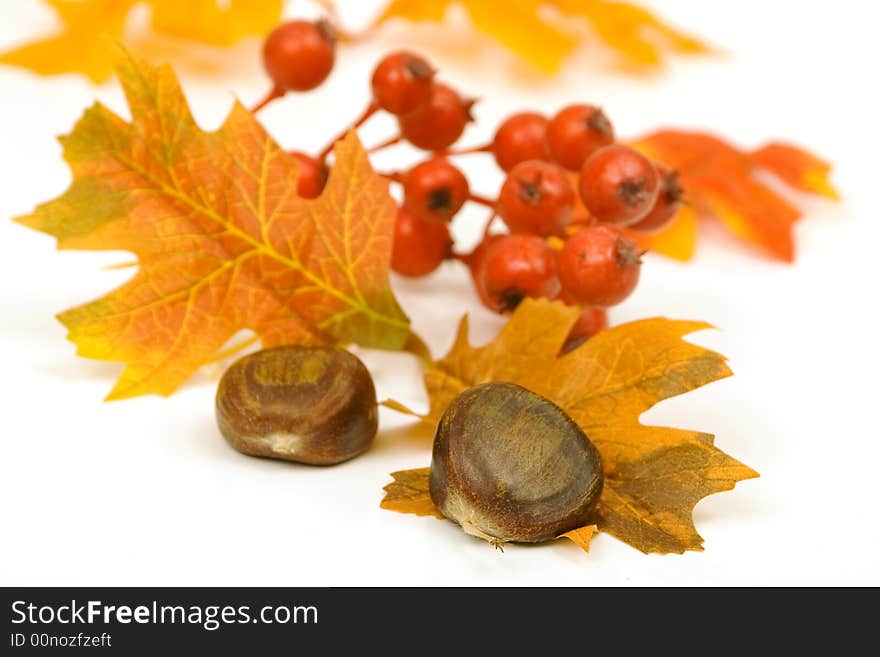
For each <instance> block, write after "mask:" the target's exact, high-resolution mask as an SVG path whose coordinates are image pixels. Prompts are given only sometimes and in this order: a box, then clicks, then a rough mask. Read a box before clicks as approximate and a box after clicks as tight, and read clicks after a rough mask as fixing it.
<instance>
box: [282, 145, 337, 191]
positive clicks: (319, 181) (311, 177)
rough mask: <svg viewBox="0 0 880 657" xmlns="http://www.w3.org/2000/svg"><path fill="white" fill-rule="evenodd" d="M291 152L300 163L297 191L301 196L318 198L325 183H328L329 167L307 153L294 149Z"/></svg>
mask: <svg viewBox="0 0 880 657" xmlns="http://www.w3.org/2000/svg"><path fill="white" fill-rule="evenodd" d="M290 154H291V155H292V156H293V157H295V158H296V161H297V163H298V165H299V170H298V173H297V179H296V193H297V194H299V196H300V197H301V198H318V197H319V196H320V195H321V192H323V191H324V185H326V184H327V175H328V171H327V167H326V166H324V165H322V164H319V163H318V161H317V160H316V159H315V158H313V157H309V156H308V155H306V154H305V153H300V152H299V151H292V152H291V153H290Z"/></svg>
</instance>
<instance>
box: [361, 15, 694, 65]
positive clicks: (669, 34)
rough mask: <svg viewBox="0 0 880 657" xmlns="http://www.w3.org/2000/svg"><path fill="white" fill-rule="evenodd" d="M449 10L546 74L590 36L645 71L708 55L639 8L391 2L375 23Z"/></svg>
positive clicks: (437, 19)
mask: <svg viewBox="0 0 880 657" xmlns="http://www.w3.org/2000/svg"><path fill="white" fill-rule="evenodd" d="M453 5H456V6H459V7H462V8H463V9H464V10H465V11H466V12H467V14H468V16H469V17H470V19H471V21H472V22H473V24H474V26H475V27H476V28H477V29H478V30H480V31H481V32H483V33H484V34H486V35H488V36H489V37H491V38H493V39H495V40H496V41H498V42H499V43H501V44H502V45H503V46H505V47H506V48H508V49H510V50H511V51H512V52H514V53H516V54H517V55H519V56H520V57H522V58H523V59H524V60H526V61H527V62H529V63H530V64H532V65H534V66H535V67H536V68H537V69H539V70H541V71H543V72H545V73H548V74H552V73H555V72H556V71H558V70H559V68H560V66H561V65H562V63H563V61H564V60H565V59H566V57H568V56H569V55H570V54H571V53H572V52H573V51H574V50H575V49H576V48H577V47H578V46H579V45H580V44H581V43H584V42H585V41H587V40H589V39H590V38H591V36H592V37H593V38H598V39H599V40H600V41H601V42H602V43H603V44H604V45H605V46H607V47H608V48H610V49H611V50H612V51H613V52H614V53H615V54H616V55H617V56H618V58H619V60H620V63H622V64H624V65H626V66H629V67H636V68H639V69H643V70H644V69H653V68H657V67H659V66H660V65H662V63H663V60H664V54H665V53H667V52H678V53H688V54H692V53H703V52H707V51H708V50H709V48H708V47H707V46H706V45H705V44H704V43H703V42H701V41H700V40H698V39H697V38H695V37H693V36H690V35H687V34H684V33H683V32H680V31H678V30H676V29H674V28H672V27H670V26H668V25H667V24H666V23H664V22H662V21H661V20H659V19H658V18H657V17H656V16H654V15H653V14H651V13H650V12H649V11H647V10H645V9H642V8H641V7H638V6H636V5H634V4H630V3H627V2H610V1H609V0H507V2H504V3H503V4H501V3H491V2H481V1H480V0H392V2H391V3H390V4H389V6H388V8H387V9H386V10H385V11H384V13H383V14H382V15H381V16H380V17H379V18H378V20H377V24H382V23H385V22H387V21H389V20H391V19H394V18H402V19H404V20H407V21H411V22H421V21H433V22H438V23H442V22H443V21H444V18H445V17H446V13H447V10H448V9H449V8H450V7H451V6H453Z"/></svg>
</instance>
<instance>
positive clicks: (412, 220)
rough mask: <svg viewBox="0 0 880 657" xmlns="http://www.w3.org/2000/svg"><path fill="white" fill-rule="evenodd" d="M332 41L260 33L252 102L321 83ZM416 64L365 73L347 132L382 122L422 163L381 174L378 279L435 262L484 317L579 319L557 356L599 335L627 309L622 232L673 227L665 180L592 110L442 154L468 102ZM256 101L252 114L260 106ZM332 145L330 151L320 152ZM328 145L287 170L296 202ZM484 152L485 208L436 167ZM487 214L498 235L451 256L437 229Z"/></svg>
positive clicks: (390, 62) (311, 29)
mask: <svg viewBox="0 0 880 657" xmlns="http://www.w3.org/2000/svg"><path fill="white" fill-rule="evenodd" d="M334 57H335V36H334V32H333V30H332V28H331V27H330V26H329V25H328V24H327V23H326V22H323V21H318V22H317V23H311V22H307V21H292V22H289V23H285V24H283V25H281V26H280V27H278V28H277V29H276V30H275V31H274V32H272V33H271V34H270V35H269V37H268V38H267V40H266V43H265V47H264V64H265V67H266V70H267V72H268V73H269V75H270V77H271V79H272V81H273V83H274V88H273V90H272V92H271V93H270V94H269V96H268V97H267V99H266V101H264V103H265V102H268V100H271V99H272V98H277V97H279V96H281V95H283V94H284V93H286V92H287V91H304V90H308V89H312V88H314V87H316V86H318V85H320V84H321V82H323V81H324V79H325V78H326V77H327V75H329V73H330V71H331V70H332V68H333V63H334ZM435 77H436V76H435V70H434V69H433V68H432V67H431V66H430V64H429V63H428V62H427V61H425V60H424V59H423V58H422V57H420V56H418V55H416V54H413V53H410V52H395V53H391V54H389V55H387V56H386V57H384V58H383V59H382V60H381V61H380V62H379V64H378V65H377V66H376V68H375V69H374V71H373V75H372V80H371V83H372V84H371V86H372V98H371V100H370V102H369V104H368V106H367V109H366V110H365V111H364V112H363V114H362V115H361V116H360V118H359V119H358V120H357V121H355V123H354V124H353V127H358V126H360V125H362V124H363V123H364V122H365V121H366V120H367V119H368V118H370V117H371V116H372V115H373V114H375V113H376V112H378V111H380V110H382V111H385V112H388V113H390V114H392V115H394V116H395V117H396V118H397V123H398V126H399V135H398V136H396V137H394V138H393V139H391V140H389V141H388V142H386V143H385V144H382V145H381V146H386V145H390V144H393V143H397V142H399V141H404V140H405V141H407V142H409V143H410V144H412V145H413V146H416V147H417V148H420V149H422V150H426V151H430V152H431V153H432V155H431V157H430V158H429V159H427V160H425V161H423V162H421V163H419V164H417V165H415V166H414V167H412V168H410V169H409V170H408V171H406V172H403V173H392V174H389V178H390V179H391V180H393V181H395V182H397V183H399V184H401V185H402V187H403V203H402V206H401V207H400V209H399V212H398V216H397V222H396V227H395V234H394V249H393V255H392V268H393V269H394V271H396V272H398V273H399V274H402V275H404V276H424V275H426V274H429V273H431V272H432V271H434V270H435V269H437V267H439V266H440V264H441V263H442V262H443V261H444V260H447V259H450V258H454V259H457V260H459V261H461V262H463V263H465V264H466V265H467V266H468V267H469V269H470V272H471V275H472V277H473V280H474V286H475V288H476V291H477V294H478V295H479V297H480V299H481V301H482V302H483V304H484V305H485V306H487V307H488V308H490V309H492V310H493V311H496V312H500V313H504V312H510V311H512V310H513V309H514V308H516V306H517V304H519V302H520V301H521V300H522V299H523V298H525V297H546V298H550V299H561V300H563V301H564V302H565V303H567V304H569V305H577V306H581V307H583V308H584V311H583V313H582V315H581V317H580V319H579V320H578V323H577V325H576V326H575V328H574V329H573V331H572V334H571V335H570V338H569V342H568V343H567V347H568V348H572V347H573V346H576V345H577V344H580V343H581V342H583V340H585V339H587V338H589V337H591V336H592V335H593V334H595V333H596V332H598V331H599V330H602V329H603V328H605V327H606V326H607V315H606V312H605V309H606V308H607V307H609V306H613V305H616V304H618V303H620V302H621V301H623V300H624V299H625V298H626V297H628V296H629V295H630V294H631V293H632V291H633V290H634V289H635V287H636V285H637V283H638V280H639V274H640V270H641V253H640V252H639V248H638V245H637V240H636V238H635V234H634V233H633V232H631V231H635V232H653V231H657V230H659V229H661V228H663V227H664V226H665V225H666V224H667V223H668V222H669V221H671V220H672V218H673V216H674V215H675V213H676V211H677V209H678V206H679V204H680V203H681V199H682V189H681V187H680V185H679V184H678V180H677V176H676V174H675V172H671V171H668V170H666V169H665V168H664V167H663V166H661V165H658V164H656V163H654V162H651V161H650V160H649V159H648V158H646V157H645V156H644V155H642V154H641V153H639V152H638V151H635V150H633V149H631V148H629V147H627V146H624V145H621V144H617V143H615V137H614V128H613V126H612V124H611V122H610V121H609V119H608V118H607V116H606V115H605V114H604V113H603V112H602V110H601V109H600V108H598V107H595V106H593V105H585V104H577V105H569V106H567V107H565V108H563V109H562V110H561V111H559V112H558V113H557V114H556V115H555V116H553V117H552V118H547V117H545V116H543V115H541V114H538V113H534V112H523V113H518V114H514V115H513V116H511V117H509V118H508V119H507V120H506V121H504V122H503V123H502V124H501V126H500V127H499V128H498V130H497V131H496V133H495V135H494V138H493V139H492V141H491V142H490V143H489V144H486V145H485V146H481V147H478V148H470V149H467V150H462V151H452V150H450V148H451V147H452V146H453V145H454V144H455V142H456V141H458V139H459V137H461V135H462V134H463V132H464V130H465V128H466V126H467V124H468V123H469V122H471V121H472V120H473V118H472V116H471V108H472V106H473V102H474V101H473V100H471V99H468V98H466V97H464V96H462V95H461V94H460V93H458V92H457V91H456V90H455V89H454V88H452V87H451V86H449V85H447V84H443V83H441V82H439V81H437V80H436V79H435ZM264 103H261V104H260V105H259V106H258V108H259V107H261V106H262V105H263V104H264ZM334 141H335V140H334ZM332 145H333V144H332V143H331V144H330V145H329V146H328V147H327V148H326V149H325V150H324V151H323V152H322V153H321V154H320V155H318V156H317V157H310V156H308V155H306V154H304V153H294V155H295V156H296V157H297V158H298V160H299V162H300V174H299V176H300V177H299V183H298V185H299V193H300V195H301V196H303V197H306V198H314V197H316V196H318V195H319V194H320V192H321V190H322V188H323V185H324V181H325V180H326V177H327V163H326V160H327V157H328V155H329V153H330V151H331V149H332ZM475 152H484V153H491V154H492V155H493V156H494V158H495V161H496V162H497V164H498V166H499V167H500V168H501V169H502V170H504V171H505V172H506V174H507V177H506V179H505V181H504V184H503V185H502V187H501V190H500V192H499V194H498V198H497V199H495V200H492V199H486V198H482V197H479V196H477V195H475V194H473V193H472V192H471V190H470V185H469V183H468V179H467V177H466V176H465V175H464V174H463V173H462V172H461V170H460V169H459V168H458V167H456V166H455V165H454V164H453V163H452V162H451V161H450V160H449V157H451V156H456V155H463V154H465V153H475ZM469 201H470V202H476V203H480V204H483V205H487V206H489V207H490V208H491V209H492V212H493V215H492V219H495V218H496V217H499V218H500V219H501V220H502V221H503V223H504V224H505V225H506V227H507V229H508V231H509V232H507V233H504V234H498V233H491V232H490V231H489V227H490V226H491V224H492V220H490V221H489V224H488V225H487V226H486V230H485V233H484V236H483V239H482V241H481V242H480V243H479V245H477V247H476V248H475V249H474V250H473V251H472V252H471V253H469V254H457V253H455V252H454V250H453V240H452V237H451V234H450V231H449V223H450V222H451V220H452V219H453V218H454V217H455V216H456V214H457V213H458V212H459V210H460V209H461V208H462V206H463V205H464V204H465V203H467V202H469Z"/></svg>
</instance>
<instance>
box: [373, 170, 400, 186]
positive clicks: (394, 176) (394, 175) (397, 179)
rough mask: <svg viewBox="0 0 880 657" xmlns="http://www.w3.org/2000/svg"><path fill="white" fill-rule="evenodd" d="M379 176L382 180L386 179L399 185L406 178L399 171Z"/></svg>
mask: <svg viewBox="0 0 880 657" xmlns="http://www.w3.org/2000/svg"><path fill="white" fill-rule="evenodd" d="M379 175H380V176H382V177H383V178H387V179H388V180H390V181H391V182H396V183H400V184H403V183H404V181H405V180H406V176H405V175H404V174H403V173H401V172H400V171H389V172H388V173H380V174H379Z"/></svg>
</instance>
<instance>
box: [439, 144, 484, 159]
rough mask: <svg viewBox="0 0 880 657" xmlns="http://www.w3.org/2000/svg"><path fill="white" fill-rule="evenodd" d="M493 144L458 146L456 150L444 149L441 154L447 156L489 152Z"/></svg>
mask: <svg viewBox="0 0 880 657" xmlns="http://www.w3.org/2000/svg"><path fill="white" fill-rule="evenodd" d="M492 149H493V145H492V144H491V143H489V144H483V145H482V146H471V147H470V148H459V149H458V150H446V151H445V152H444V153H443V155H445V156H447V157H455V156H456V155H472V154H474V153H491V152H492Z"/></svg>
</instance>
